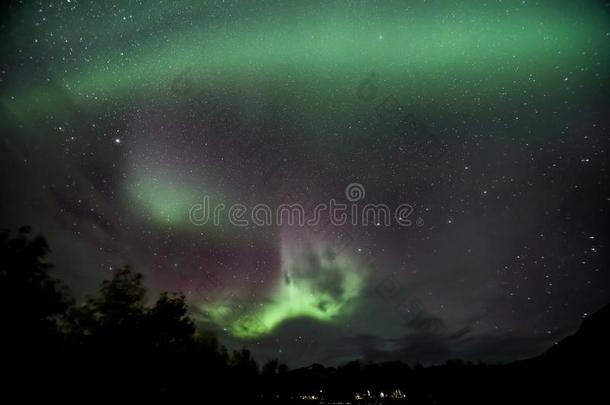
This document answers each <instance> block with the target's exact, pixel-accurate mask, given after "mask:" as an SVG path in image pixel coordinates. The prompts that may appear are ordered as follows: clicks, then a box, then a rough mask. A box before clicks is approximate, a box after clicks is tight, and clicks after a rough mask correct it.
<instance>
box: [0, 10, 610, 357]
mask: <svg viewBox="0 0 610 405" xmlns="http://www.w3.org/2000/svg"><path fill="white" fill-rule="evenodd" d="M609 10H610V8H609V5H608V3H605V2H599V1H529V0H526V1H457V2H444V1H423V0H417V1H415V0H414V1H409V0H405V1H387V2H376V1H351V2H338V1H337V2H335V1H329V2H323V1H307V2H305V1H303V2H296V1H294V2H293V1H238V0H235V1H177V2H171V3H169V2H167V3H166V2H147V1H109V2H93V1H77V0H70V1H65V0H64V1H24V2H12V3H10V5H8V6H7V7H6V9H5V12H4V13H3V17H2V23H1V25H0V33H1V35H2V41H1V48H0V55H1V56H2V57H1V69H0V118H1V121H0V122H1V123H2V124H1V127H0V128H1V131H0V133H1V134H2V140H3V142H2V149H1V156H2V159H1V161H2V185H3V187H2V190H3V191H2V194H3V198H2V199H1V200H0V201H1V208H2V211H1V212H2V226H3V227H13V228H15V227H18V226H20V225H23V224H30V225H33V226H34V228H35V229H36V230H38V231H40V232H42V233H44V234H45V235H47V237H48V239H49V241H50V244H51V247H52V250H53V254H54V258H53V260H54V262H55V263H56V264H57V271H58V272H59V275H60V276H61V278H62V279H63V280H65V281H66V283H67V284H68V285H69V286H70V288H72V289H73V290H74V291H75V292H76V293H77V294H78V295H79V296H81V297H84V296H86V295H87V294H89V293H90V292H91V291H92V290H94V289H95V288H96V286H97V284H98V283H99V281H100V280H102V279H104V278H106V276H107V275H108V273H109V272H111V271H112V270H113V269H116V268H117V267H120V266H122V265H125V264H130V265H132V266H133V267H134V268H135V269H136V270H137V271H140V272H142V273H143V274H144V275H145V280H146V282H147V286H148V287H149V288H151V289H152V290H153V291H155V292H158V291H165V290H170V291H181V292H183V293H184V294H186V296H187V298H188V300H189V304H190V305H191V306H192V310H193V313H194V314H195V316H196V319H197V320H198V322H199V323H200V325H201V326H202V327H205V328H209V329H212V330H214V331H216V332H217V333H218V334H219V336H220V339H221V341H223V342H224V343H226V344H227V345H229V346H234V347H238V346H242V345H246V346H248V347H250V348H252V349H253V351H254V353H255V355H257V356H260V357H261V358H272V357H279V358H280V359H281V360H282V361H284V362H287V363H288V364H291V365H302V364H306V363H308V362H309V363H311V362H312V361H324V362H326V363H337V362H340V361H345V360H348V359H351V358H364V359H367V360H375V361H379V360H388V359H397V360H405V361H415V360H419V361H422V362H424V363H434V362H437V361H444V360H446V359H447V358H451V357H462V358H466V359H472V360H479V359H480V360H485V361H504V360H514V359H517V358H521V357H524V356H530V355H533V354H536V353H539V352H540V351H541V350H543V349H545V348H548V347H549V346H550V345H552V344H553V342H555V341H557V340H559V339H561V338H562V337H564V336H566V335H567V334H569V333H570V332H572V331H573V330H574V329H575V327H576V326H577V325H578V323H579V321H580V319H581V318H582V317H583V316H584V314H586V313H591V312H593V311H594V310H595V309H597V308H599V307H600V306H601V305H603V304H604V303H605V302H607V301H608V298H609V293H608V269H607V262H608V253H607V240H608V239H607V238H608V230H607V227H605V226H604V223H607V222H608V209H609V207H608V204H610V189H609V187H608V163H607V161H608V156H607V154H608V148H609V143H610V142H609V140H610V138H609V133H608V118H607V117H608V116H609V114H608V90H609V88H608V86H609V80H608V79H609V74H608V72H609V71H610V69H609V67H610V57H609V53H608V47H609V41H610V24H609V16H608V12H609ZM349 184H361V185H362V186H363V187H364V189H365V190H366V192H365V194H363V198H362V200H361V201H358V202H357V203H358V205H359V206H363V205H365V204H369V203H370V204H386V205H388V206H390V207H396V206H399V205H400V204H409V205H410V206H412V207H413V213H412V220H413V224H412V226H409V227H401V226H397V225H396V224H390V225H387V226H386V225H385V224H379V221H373V222H372V223H370V224H369V225H367V226H365V225H362V224H360V225H352V224H349V223H347V224H343V225H340V226H336V225H333V224H329V223H327V222H322V223H319V224H317V225H315V226H299V225H294V224H293V225H288V224H283V225H281V226H278V225H276V224H274V225H271V226H256V225H253V224H252V223H250V224H249V225H248V226H243V227H240V226H235V225H233V224H231V223H230V222H229V221H228V220H227V218H228V215H229V208H228V207H229V206H232V205H235V204H242V205H243V206H245V207H247V208H248V209H249V210H250V211H251V210H252V208H253V207H256V206H257V204H259V205H264V206H268V207H272V208H275V207H277V206H278V205H280V204H293V203H298V204H300V205H302V206H303V207H305V208H306V211H307V212H308V213H309V212H311V208H312V207H314V206H315V205H316V204H320V203H328V202H329V201H330V200H331V199H334V200H336V201H338V202H339V203H348V202H349V201H348V200H347V199H346V194H345V188H346V186H348V185H349ZM204 197H207V198H209V201H210V203H211V204H212V206H213V207H219V206H221V205H222V206H223V207H224V209H223V210H222V211H221V213H220V214H219V215H220V216H221V221H220V223H218V224H217V223H214V221H211V220H210V221H208V222H207V223H206V224H204V225H201V226H198V225H196V224H194V223H193V222H192V220H191V218H189V211H190V210H191V209H192V207H193V206H194V205H195V204H200V203H201V202H202V201H203V198H204ZM348 212H349V211H348ZM304 352H307V353H308V355H307V356H306V357H303V353H304Z"/></svg>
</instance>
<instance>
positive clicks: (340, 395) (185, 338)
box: [0, 228, 610, 404]
mask: <svg viewBox="0 0 610 405" xmlns="http://www.w3.org/2000/svg"><path fill="white" fill-rule="evenodd" d="M47 253H48V246H47V243H46V241H45V240H44V239H43V238H41V237H32V236H31V235H30V233H29V230H28V229H27V228H22V229H21V230H20V231H19V232H18V233H17V234H11V233H10V232H8V231H4V232H2V233H1V234H0V266H1V267H0V300H2V302H1V305H0V311H1V313H2V324H3V326H2V333H1V335H0V336H1V337H0V350H1V358H2V363H1V364H2V375H3V377H2V379H1V380H0V381H1V383H0V392H1V395H2V396H3V397H6V398H4V399H5V400H4V401H3V402H4V403H10V402H12V401H10V402H8V401H7V399H8V398H18V399H19V402H25V401H26V400H30V399H42V400H44V401H45V402H49V401H53V400H57V399H59V400H62V401H64V402H72V401H78V402H84V401H91V400H93V401H95V400H103V399H108V400H113V401H120V400H140V401H144V400H156V401H159V400H167V401H171V402H178V401H185V400H189V401H191V400H192V401H196V402H198V403H204V404H205V403H209V404H219V403H238V404H239V403H243V404H249V403H260V404H274V403H277V404H281V403H311V404H316V403H320V404H330V403H335V404H339V403H343V404H348V403H350V404H398V403H400V404H456V403H466V404H479V403H481V404H483V403H484V404H498V403H501V404H504V403H505V404H517V403H541V404H547V403H549V404H552V403H574V404H585V403H586V404H588V403H606V402H607V397H608V395H607V388H606V387H605V383H606V380H607V374H608V371H607V368H608V364H609V361H610V356H609V349H608V347H609V344H610V343H609V342H610V334H609V332H608V325H609V321H610V319H609V318H610V307H609V306H606V307H605V308H603V309H602V310H600V311H599V312H597V313H596V314H593V315H591V316H589V317H587V318H586V319H585V320H584V321H583V323H582V326H581V327H580V329H579V331H578V332H577V333H576V334H574V335H573V336H570V337H568V338H566V339H564V340H563V341H561V342H559V343H558V344H557V345H555V346H554V347H552V348H551V349H550V350H548V351H547V352H546V353H544V354H542V355H541V356H538V357H536V358H532V359H528V360H523V361H518V362H514V363H510V364H506V365H485V364H472V363H464V362H462V361H460V360H453V361H449V362H447V363H446V364H444V365H440V366H432V367H422V366H420V365H415V366H409V365H407V364H404V363H400V362H393V363H383V364H370V363H367V364H363V363H360V362H351V363H348V364H345V365H343V366H340V367H324V366H322V365H317V364H314V365H312V366H310V367H306V368H301V369H296V370H289V369H288V368H287V367H286V366H284V365H282V364H278V362H277V361H271V362H268V363H267V364H265V365H263V366H262V367H259V365H258V364H257V363H256V362H255V360H254V359H253V358H252V357H251V356H250V352H249V351H248V350H246V349H242V350H238V351H232V352H230V351H228V350H227V349H226V348H225V347H223V346H221V345H219V343H218V341H217V340H216V338H215V337H214V336H213V335H212V334H210V333H207V332H205V331H201V330H197V329H196V327H195V325H194V323H193V321H192V320H191V319H190V317H189V312H188V307H187V305H186V303H185V300H184V297H183V296H181V295H171V294H162V295H161V296H159V297H158V299H157V300H156V302H154V303H153V304H152V305H147V304H146V301H145V299H144V295H145V289H144V287H143V284H142V278H141V276H140V275H138V274H136V273H133V272H132V271H130V270H129V269H128V268H126V269H121V270H118V271H116V272H115V273H114V274H113V278H112V279H111V280H108V281H106V282H104V284H103V285H102V287H101V289H100V291H99V294H98V296H96V297H93V298H90V299H88V300H87V301H86V302H84V303H83V302H78V303H77V302H75V301H74V300H73V299H71V298H70V296H69V294H68V293H67V291H66V289H65V288H64V287H63V286H62V285H61V284H60V283H59V282H58V281H56V280H55V279H53V278H52V277H51V276H50V275H49V271H50V270H51V265H50V264H48V263H47V262H46V261H45V256H46V254H47ZM15 396H16V397H15Z"/></svg>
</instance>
